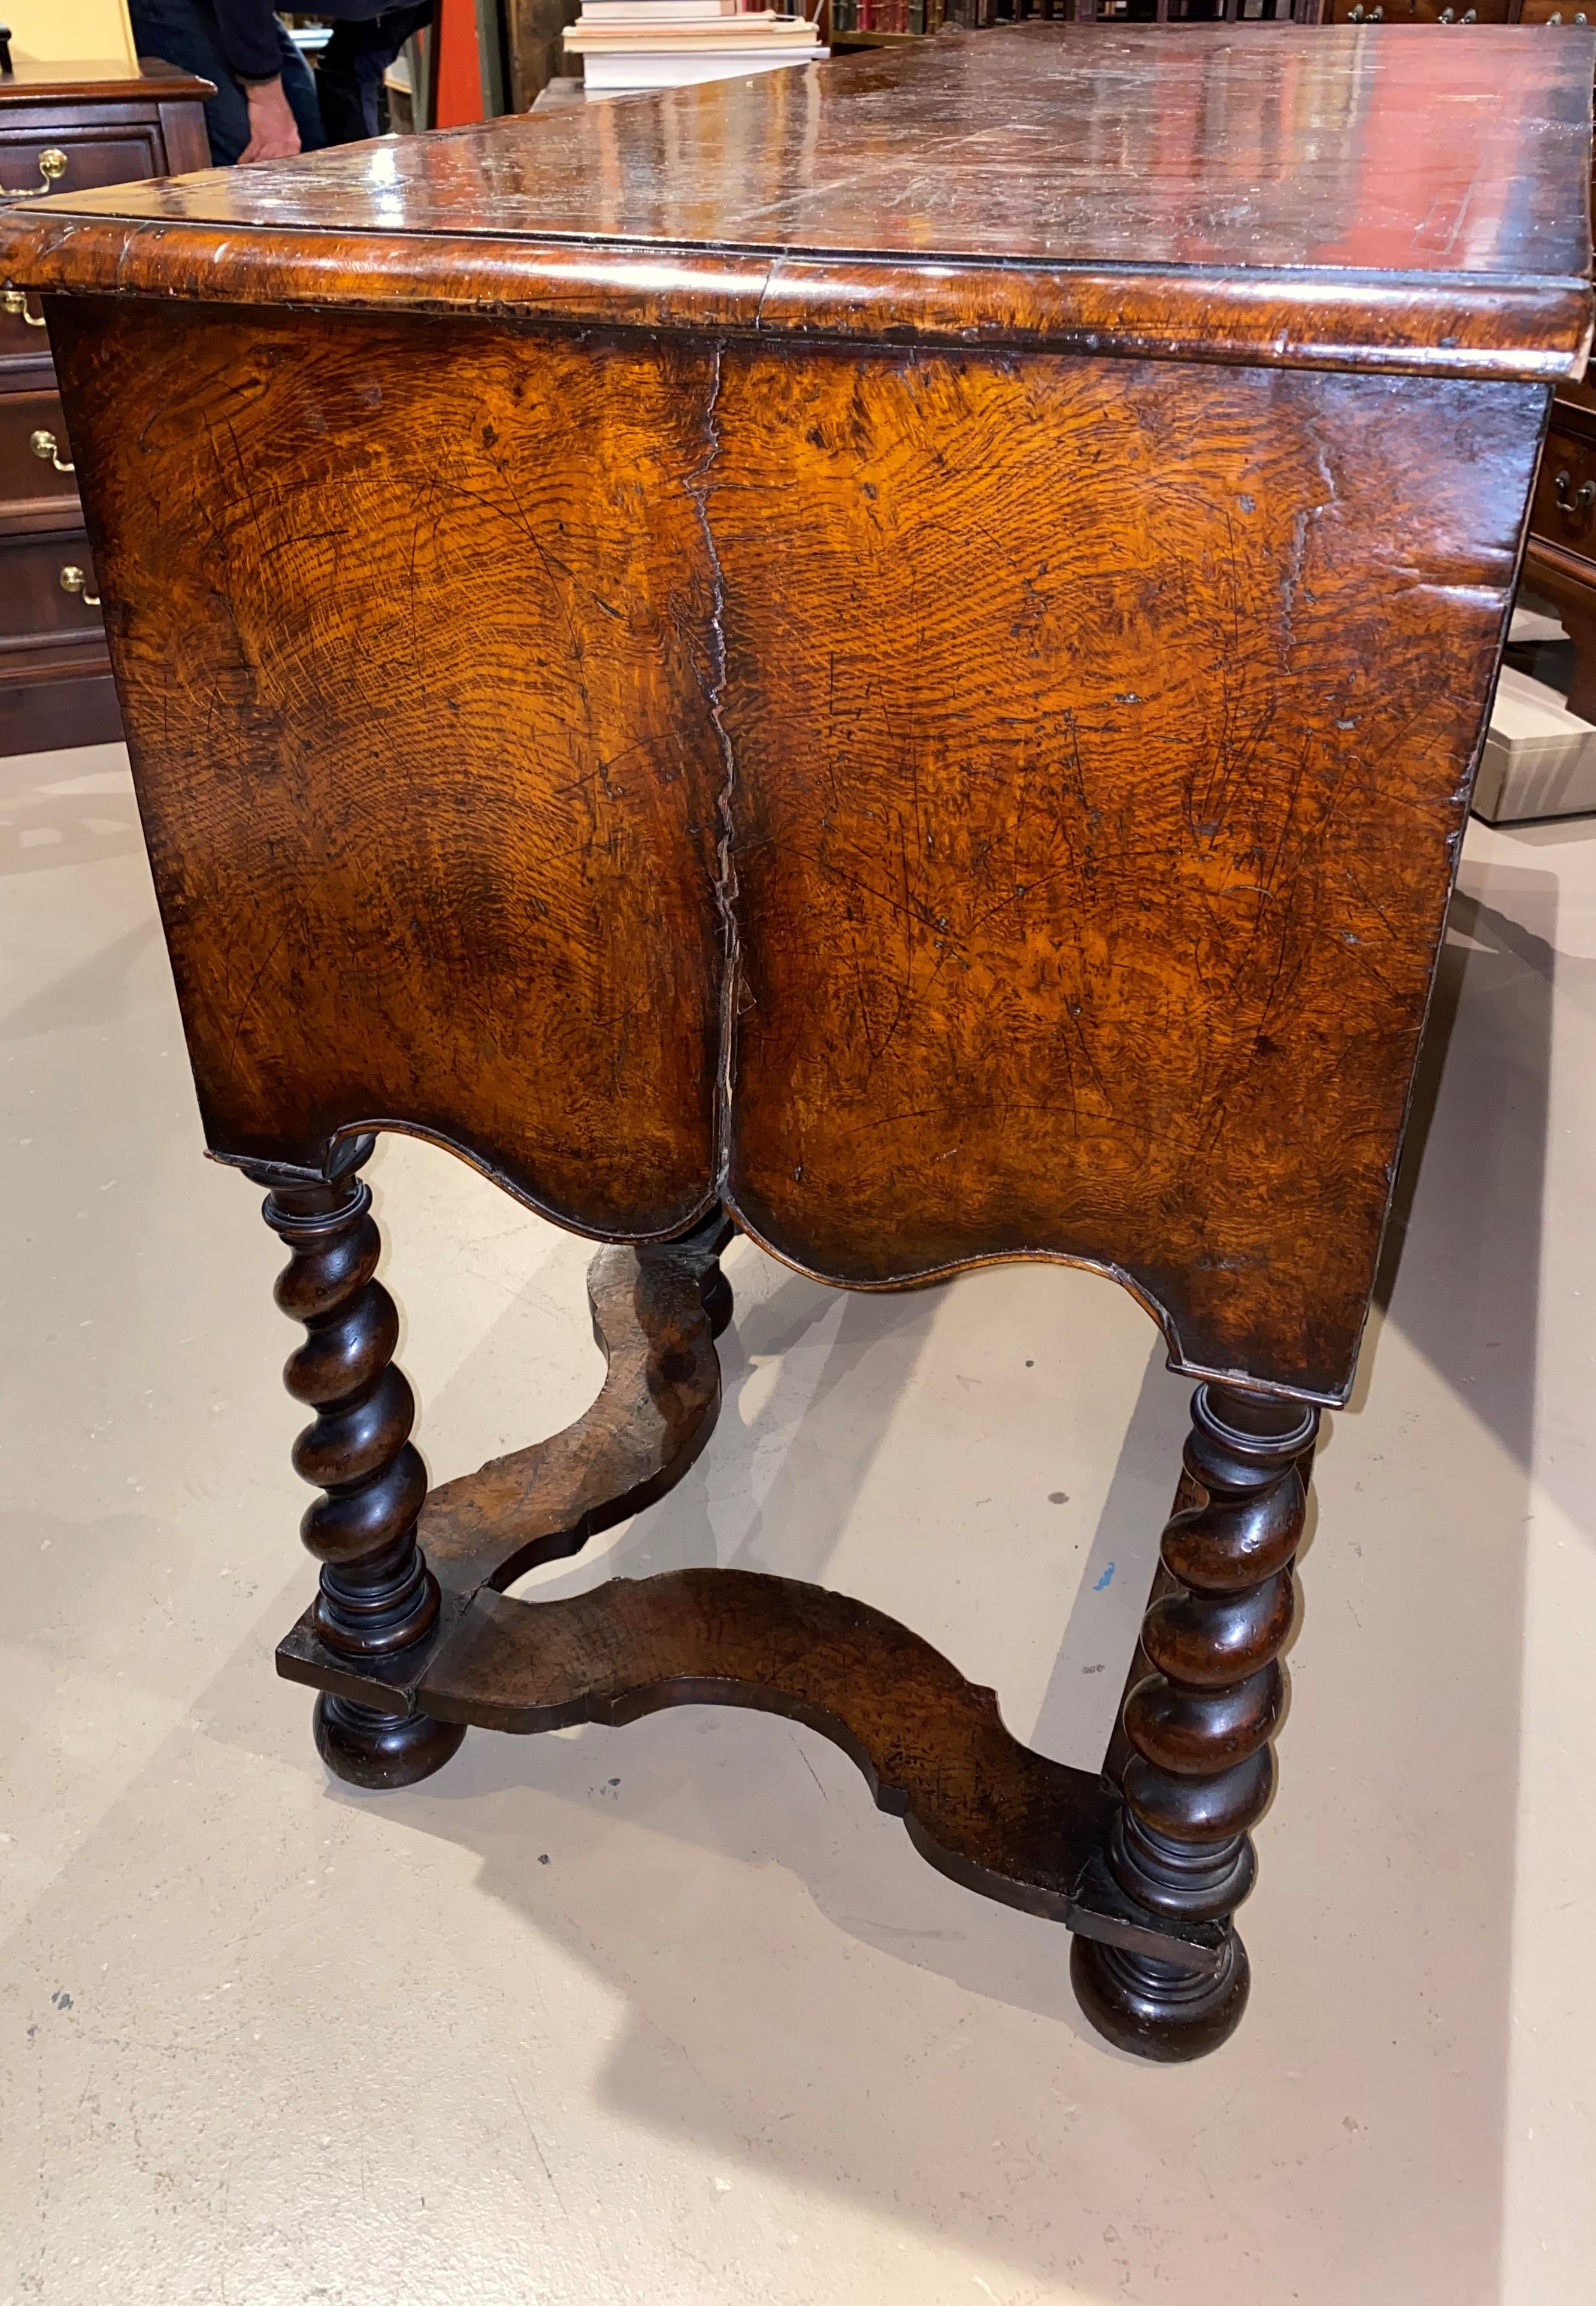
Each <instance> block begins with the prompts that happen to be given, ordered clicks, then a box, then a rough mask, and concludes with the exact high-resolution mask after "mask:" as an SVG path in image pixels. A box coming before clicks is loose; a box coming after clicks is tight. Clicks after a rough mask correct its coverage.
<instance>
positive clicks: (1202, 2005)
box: [1070, 1931, 1251, 2065]
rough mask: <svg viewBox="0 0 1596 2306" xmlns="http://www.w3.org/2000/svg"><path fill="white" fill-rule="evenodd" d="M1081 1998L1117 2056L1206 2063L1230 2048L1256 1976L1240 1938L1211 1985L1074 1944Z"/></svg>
mask: <svg viewBox="0 0 1596 2306" xmlns="http://www.w3.org/2000/svg"><path fill="white" fill-rule="evenodd" d="M1070 1977H1071V1984H1072V1985H1073V1986H1074V1988H1075V1998H1076V2000H1077V2001H1078V2002H1079V2003H1080V2007H1081V2009H1082V2010H1083V2011H1084V2012H1085V2013H1086V2015H1087V2017H1088V2018H1089V2019H1090V2020H1091V2022H1092V2024H1093V2025H1094V2026H1095V2027H1096V2028H1097V2031H1098V2033H1099V2034H1101V2035H1103V2036H1104V2037H1105V2039H1106V2040H1108V2041H1110V2042H1112V2043H1113V2044H1114V2047H1115V2049H1116V2050H1128V2051H1129V2052H1130V2053H1131V2056H1132V2057H1134V2058H1149V2059H1152V2060H1154V2061H1155V2062H1156V2063H1158V2064H1160V2065H1178V2064H1180V2063H1182V2062H1183V2061H1184V2060H1186V2059H1188V2058H1206V2057H1207V2055H1208V2052H1209V2051H1210V2050H1216V2049H1217V2048H1218V2047H1219V2045H1220V2044H1221V2042H1225V2041H1228V2040H1229V2038H1230V2037H1231V2036H1232V2035H1233V2033H1234V2032H1235V2030H1236V2028H1237V2027H1238V2026H1239V2025H1240V2024H1241V2022H1242V2011H1244V2010H1245V2009H1246V2007H1247V1989H1248V1986H1249V1985H1250V1982H1251V1972H1250V1969H1249V1967H1248V1962H1247V1949H1246V1947H1245V1946H1244V1945H1243V1944H1242V1941H1241V1939H1240V1938H1239V1937H1237V1936H1236V1934H1235V1933H1234V1932H1233V1931H1232V1932H1231V1934H1230V1935H1229V1937H1228V1938H1227V1940H1226V1941H1225V1960H1224V1961H1223V1962H1222V1963H1221V1965H1220V1968H1219V1969H1218V1970H1217V1971H1216V1973H1214V1974H1213V1975H1211V1976H1208V1977H1203V1976H1201V1975H1196V1974H1193V1973H1192V1972H1191V1970H1182V1969H1175V1968H1174V1966H1173V1965H1172V1964H1171V1963H1169V1962H1163V1961H1154V1960H1149V1959H1148V1958H1147V1957H1146V1956H1145V1955H1142V1954H1134V1953H1124V1952H1122V1951H1121V1950H1120V1948H1119V1947H1117V1946H1105V1945H1100V1944H1098V1943H1097V1940H1096V1939H1095V1938H1083V1937H1076V1938H1073V1939H1071V1944H1070Z"/></svg>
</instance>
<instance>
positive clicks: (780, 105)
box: [0, 24, 1596, 377]
mask: <svg viewBox="0 0 1596 2306" xmlns="http://www.w3.org/2000/svg"><path fill="white" fill-rule="evenodd" d="M1593 67H1596V42H1593V39H1592V36H1591V35H1589V34H1587V33H1584V32H1581V31H1576V30H1569V31H1567V32H1566V34H1563V35H1560V36H1559V38H1557V39H1555V40H1554V39H1549V38H1547V37H1546V35H1545V33H1544V32H1543V31H1542V30H1540V29H1538V28H1535V27H1525V28H1523V29H1519V28H1504V29H1500V30H1498V29H1492V30H1484V31H1482V30H1478V29H1475V30H1472V31H1471V33H1470V35H1469V37H1468V38H1466V39H1463V38H1459V39H1448V38H1444V37H1438V35H1437V34H1436V32H1435V31H1434V30H1433V28H1416V29H1405V28H1401V27H1392V26H1381V27H1379V28H1378V30H1376V31H1374V32H1370V31H1366V30H1361V29H1360V28H1354V27H1343V28H1336V27H1314V28H1304V27H1290V26H1287V27H1272V26H1250V27H1245V26H1214V27H1207V28H1203V27H1188V28H1180V29H1158V28H1156V27H1148V28H1138V29H1136V30H1129V31H1124V32H1119V31H1113V30H1104V29H1099V28H1094V27H1086V26H1082V27H1073V26H1063V25H1054V24H1036V25H1026V26H1018V27H1013V28H1011V29H1006V30H995V31H992V32H989V33H984V34H982V35H980V36H979V37H975V38H972V37H969V36H966V35H962V34H959V33H950V34H945V35H943V37H941V38H938V39H937V40H935V42H928V43H925V44H923V45H921V46H918V47H917V48H916V50H915V51H913V52H912V53H911V52H909V51H896V52H892V53H888V54H880V53H878V54H875V55H872V56H864V57H855V58H850V59H849V60H847V61H845V62H841V63H836V64H829V65H824V66H816V67H811V68H808V69H807V70H805V71H803V72H798V71H793V72H786V73H761V74H756V75H754V76H752V77H750V78H749V79H747V80H746V81H717V82H715V83H713V84H712V85H710V86H708V87H703V88H693V89H681V90H670V91H667V92H664V93H661V94H658V95H653V96H647V97H635V98H626V99H622V100H620V101H618V102H615V103H607V104H603V105H595V106H592V107H586V108H578V107H570V108H568V109H565V110H561V111H558V112H556V113H553V114H552V115H548V116H547V117H537V118H531V117H523V118H512V119H506V120H498V121H494V122H491V123H488V124H484V125H482V126H478V127H473V128H467V129H462V130H459V131H457V132H449V133H445V134H435V135H431V136H426V137H415V138H389V139H386V140H383V141H379V142H376V143H371V144H363V145H356V146H352V147H345V148H342V149H336V150H331V151H326V152H317V153H312V154H305V155H302V156H301V157H300V158H297V159H295V160H292V161H289V162H286V163H284V164H282V165H280V166H277V167H252V168H243V169H220V170H216V171H213V172H209V173H207V174H204V175H195V176H190V177H185V178H183V179H182V180H180V181H175V182H168V183H165V184H136V185H125V186H122V187H119V188H115V189H113V190H111V191H96V192H81V193H78V194H74V195H72V196H68V197H63V198H61V199H59V200H52V201H35V202H32V203H30V206H29V209H27V211H26V212H25V213H22V212H13V214H12V215H10V216H9V217H7V218H4V222H3V223H0V268H3V269H4V273H5V277H6V278H7V280H8V281H9V282H10V283H11V285H13V286H26V287H33V288H37V289H39V290H42V291H46V292H47V291H49V290H51V289H54V288H62V289H67V290H74V289H76V290H92V291H96V292H101V293H104V292H107V291H109V292H112V293H116V294H132V295H179V296H183V297H190V298H199V299H202V300H212V299H215V300H219V301H224V302H229V303H240V302H242V303H273V304H284V303H312V304H315V305H317V306H318V307H320V308H322V309H326V308H327V307H329V306H335V307H336V306H350V305H355V306H360V305H363V306H368V307H369V306H372V305H385V304H387V305H392V304H396V303H402V304H405V305H407V306H410V307H412V308H414V307H416V306H419V305H423V304H427V303H432V304H443V305H446V306H448V308H449V309H450V310H453V311H462V310H470V309H483V308H488V309H491V310H493V311H497V312H502V311H504V310H506V309H508V308H514V307H519V308H522V309H525V310H526V311H529V312H542V313H544V314H546V315H547V316H548V317H550V318H554V319H560V320H566V321H572V322H576V323H578V324H585V323H587V322H591V321H609V322H614V323H618V324H620V325H632V326H644V327H651V328H653V327H687V328H690V329H758V330H759V331H760V332H762V333H767V334H788V335H798V336H805V337H821V336H828V335H829V336H832V337H838V336H841V337H848V338H855V337H858V336H859V335H860V334H861V333H863V334H866V335H868V334H883V335H884V334H891V335H892V337H895V338H897V339H898V340H899V341H913V340H918V341H926V342H949V341H956V342H972V341H980V342H987V343H991V342H995V341H1003V342H1011V343H1014V344H1035V345H1051V346H1061V347H1063V346H1070V347H1071V348H1080V349H1083V350H1087V351H1090V350H1093V349H1097V348H1102V349H1116V350H1125V351H1142V350H1153V349H1158V350H1163V351H1167V352H1173V353H1174V354H1177V355H1178V356H1181V357H1190V358H1205V359H1217V360H1235V359H1240V360H1244V361H1247V362H1252V363H1259V362H1261V363H1268V364H1272V365H1273V364H1284V365H1306V366H1354V367H1360V366H1383V367H1387V368H1389V367H1396V368H1402V369H1407V370H1413V369H1422V370H1427V371H1429V372H1432V373H1434V372H1446V373H1454V374H1472V375H1495V376H1506V375H1535V376H1540V377H1556V376H1561V375H1567V374H1571V373H1576V372H1578V370H1579V369H1580V367H1581V366H1582V365H1583V359H1584V354H1585V351H1586V348H1587V346H1588V341H1589V304H1590V300H1589V293H1588V287H1587V285H1586V275H1587V272H1588V269H1589V254H1590V246H1589V226H1588V201H1587V183H1586V176H1585V163H1584V158H1583V154H1584V150H1585V145H1584V138H1585V135H1586V124H1587V121H1588V117H1589V113H1590V107H1591V84H1592V69H1593Z"/></svg>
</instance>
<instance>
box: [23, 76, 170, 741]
mask: <svg viewBox="0 0 1596 2306" xmlns="http://www.w3.org/2000/svg"><path fill="white" fill-rule="evenodd" d="M212 92H213V91H212V90H211V86H210V83H209V81H203V80H194V79H192V78H191V77H190V76H189V75H188V74H186V73H177V72H175V71H173V70H172V69H171V68H170V67H169V66H167V65H166V64H157V63H154V62H151V63H149V64H145V65H144V67H143V70H142V72H141V74H140V76H139V78H138V79H136V80H130V79H128V78H127V77H126V75H125V74H124V75H122V76H120V77H117V76H112V75H109V74H107V76H106V77H103V78H96V79H92V80H64V79H63V78H62V77H61V73H60V71H59V68H58V67H55V66H47V65H28V64H18V65H17V67H16V69H15V71H14V72H13V73H9V74H7V75H5V76H4V78H0V200H4V201H30V200H33V199H35V198H38V196H39V195H41V194H43V193H46V192H90V191H94V190H95V189H97V188H98V187H99V186H101V185H105V184H130V183H132V182H134V181H136V180H137V179H139V178H141V177H147V176H172V175H182V174H183V173H184V172H185V171H186V170H190V169H194V168H205V167H209V165H210V148H209V144H208V143H207V141H206V136H205V115H204V110H203V106H204V100H205V98H207V97H208V96H209V95H210V94H212ZM121 734H122V716H121V714H120V713H119V712H118V710H117V705H116V692H115V686H114V685H113V682H112V679H111V663H110V659H109V657H108V655H107V652H106V637H105V629H104V627H103V625H102V622H101V619H100V613H99V607H98V594H97V589H96V585H95V579H94V573H93V564H92V561H91V559H90V552H89V548H88V542H87V539H86V538H85V535H84V532H83V516H82V511H81V507H80V505H79V503H78V492H77V486H76V482H75V477H74V474H73V454H72V448H71V445H70V443H69V440H68V438H67V432H66V428H65V425H64V422H63V419H62V414H61V402H60V400H59V398H58V397H57V394H56V389H55V367H54V364H53V363H52V361H51V358H50V346H49V338H48V336H47V333H46V329H45V322H44V315H43V312H41V310H40V308H39V303H38V298H37V297H36V296H24V295H21V294H20V293H19V292H17V291H15V290H13V291H12V292H10V293H9V294H8V295H5V296H4V299H3V300H0V754H4V753H22V752H33V751H36V750H37V751H40V752H45V751H49V750H51V749H52V748H53V747H56V746H62V745H90V744H96V743H99V742H103V741H105V740H107V739H115V738H117V737H120V735H121Z"/></svg>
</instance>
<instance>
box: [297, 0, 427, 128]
mask: <svg viewBox="0 0 1596 2306" xmlns="http://www.w3.org/2000/svg"><path fill="white" fill-rule="evenodd" d="M431 21H432V0H413V4H412V5H410V6H408V7H402V8H385V9H384V10H383V12H382V13H381V15H380V16H357V17H355V18H354V19H353V20H352V21H351V20H347V19H346V21H343V22H342V23H336V24H335V25H334V26H333V28H332V38H331V39H330V40H329V42H328V44H327V46H326V47H324V48H323V49H322V51H321V55H320V60H319V61H318V63H317V65H316V92H317V94H318V96H319V97H320V99H321V117H322V120H323V121H324V122H325V124H326V126H327V141H328V142H329V144H358V143H359V142H360V141H361V140H362V139H363V137H366V136H375V135H376V133H377V92H378V90H379V89H380V87H381V86H382V75H383V73H385V72H386V71H387V70H388V66H389V64H392V62H393V60H394V58H395V57H396V56H397V55H398V53H399V50H400V49H401V48H402V47H404V45H405V41H406V40H407V39H409V38H410V37H411V35H412V34H413V33H414V32H419V31H420V30H422V26H423V25H425V24H430V23H431Z"/></svg>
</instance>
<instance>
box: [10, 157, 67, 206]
mask: <svg viewBox="0 0 1596 2306" xmlns="http://www.w3.org/2000/svg"><path fill="white" fill-rule="evenodd" d="M38 173H39V175H41V176H42V177H43V178H44V182H43V184H36V185H35V186H34V187H33V190H32V191H31V192H0V200H4V201H37V200H42V199H43V197H44V195H45V194H46V193H47V192H54V191H55V186H56V185H57V184H59V183H60V181H61V179H62V177H63V176H64V175H65V174H66V155H65V153H64V151H63V150H62V149H61V147H60V145H59V144H47V145H46V146H45V149H44V150H43V151H42V152H41V153H40V154H39V156H38Z"/></svg>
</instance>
